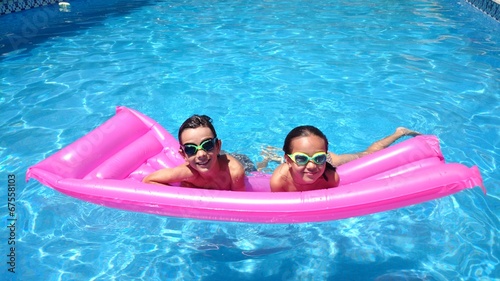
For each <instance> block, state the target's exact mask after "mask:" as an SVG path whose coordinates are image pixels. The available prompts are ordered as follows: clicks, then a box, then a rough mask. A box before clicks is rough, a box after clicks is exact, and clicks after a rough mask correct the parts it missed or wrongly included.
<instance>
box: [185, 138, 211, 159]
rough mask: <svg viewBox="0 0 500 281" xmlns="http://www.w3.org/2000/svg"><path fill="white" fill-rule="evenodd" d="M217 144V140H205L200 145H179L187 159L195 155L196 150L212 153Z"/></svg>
mask: <svg viewBox="0 0 500 281" xmlns="http://www.w3.org/2000/svg"><path fill="white" fill-rule="evenodd" d="M216 143H217V138H213V139H207V140H204V141H202V142H201V143H200V145H196V144H193V143H186V144H183V145H181V148H182V150H183V151H184V153H186V155H187V156H188V157H191V156H193V155H196V153H198V150H200V149H201V150H204V151H206V152H209V151H212V150H213V149H214V148H215V144H216Z"/></svg>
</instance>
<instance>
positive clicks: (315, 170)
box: [286, 135, 326, 185]
mask: <svg viewBox="0 0 500 281" xmlns="http://www.w3.org/2000/svg"><path fill="white" fill-rule="evenodd" d="M290 148H291V153H290V154H293V153H296V152H302V153H305V154H307V155H308V156H309V157H311V156H313V155H314V154H316V153H318V152H326V143H325V141H324V139H322V138H321V137H318V136H316V135H308V136H300V137H296V138H294V139H293V140H292V141H291V142H290ZM286 161H287V164H288V166H289V167H290V173H291V175H292V178H293V181H294V182H295V183H296V184H298V185H307V184H313V183H315V182H316V181H317V180H318V179H319V178H320V177H321V176H322V175H323V173H324V172H325V169H326V164H321V165H318V164H315V163H314V162H312V161H309V162H308V163H307V164H306V165H304V166H299V165H297V164H296V163H295V162H293V161H292V159H290V157H289V156H286Z"/></svg>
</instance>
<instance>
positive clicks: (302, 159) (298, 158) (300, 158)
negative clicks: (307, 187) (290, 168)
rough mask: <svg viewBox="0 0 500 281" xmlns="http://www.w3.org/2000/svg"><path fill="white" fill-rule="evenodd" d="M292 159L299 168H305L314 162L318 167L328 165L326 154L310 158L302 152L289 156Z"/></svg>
mask: <svg viewBox="0 0 500 281" xmlns="http://www.w3.org/2000/svg"><path fill="white" fill-rule="evenodd" d="M287 155H288V157H290V159H292V161H293V162H295V164H297V165H299V166H305V165H307V163H309V161H312V162H313V163H314V164H316V165H323V164H325V163H326V158H327V157H326V155H327V154H326V152H318V153H315V154H314V155H313V156H311V157H309V155H307V154H305V153H302V152H295V153H293V154H287Z"/></svg>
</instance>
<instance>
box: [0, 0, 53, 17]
mask: <svg viewBox="0 0 500 281" xmlns="http://www.w3.org/2000/svg"><path fill="white" fill-rule="evenodd" d="M57 2H59V1H58V0H4V1H1V2H0V15H4V14H10V13H15V12H21V11H24V10H28V9H31V8H37V7H42V6H46V5H50V4H55V3H57Z"/></svg>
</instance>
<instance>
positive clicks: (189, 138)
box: [179, 127, 220, 174]
mask: <svg viewBox="0 0 500 281" xmlns="http://www.w3.org/2000/svg"><path fill="white" fill-rule="evenodd" d="M214 137H215V136H214V134H213V133H212V130H211V129H210V128H208V127H198V128H194V129H193V128H188V129H184V130H183V131H182V133H181V134H180V139H179V140H180V143H181V144H182V145H186V144H192V145H196V146H198V145H200V144H201V143H203V142H204V141H206V140H209V139H213V138H214ZM219 153H220V141H218V140H217V141H216V143H215V147H214V148H213V149H212V150H210V151H205V150H203V149H198V151H197V152H196V153H195V154H194V155H191V156H190V155H187V154H186V153H185V152H184V151H183V150H182V149H181V154H182V155H183V156H184V159H186V161H187V162H188V163H189V166H191V167H192V168H193V169H195V170H196V171H198V172H199V173H202V174H204V173H208V172H210V171H211V170H212V169H213V168H214V167H216V165H217V155H219Z"/></svg>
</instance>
